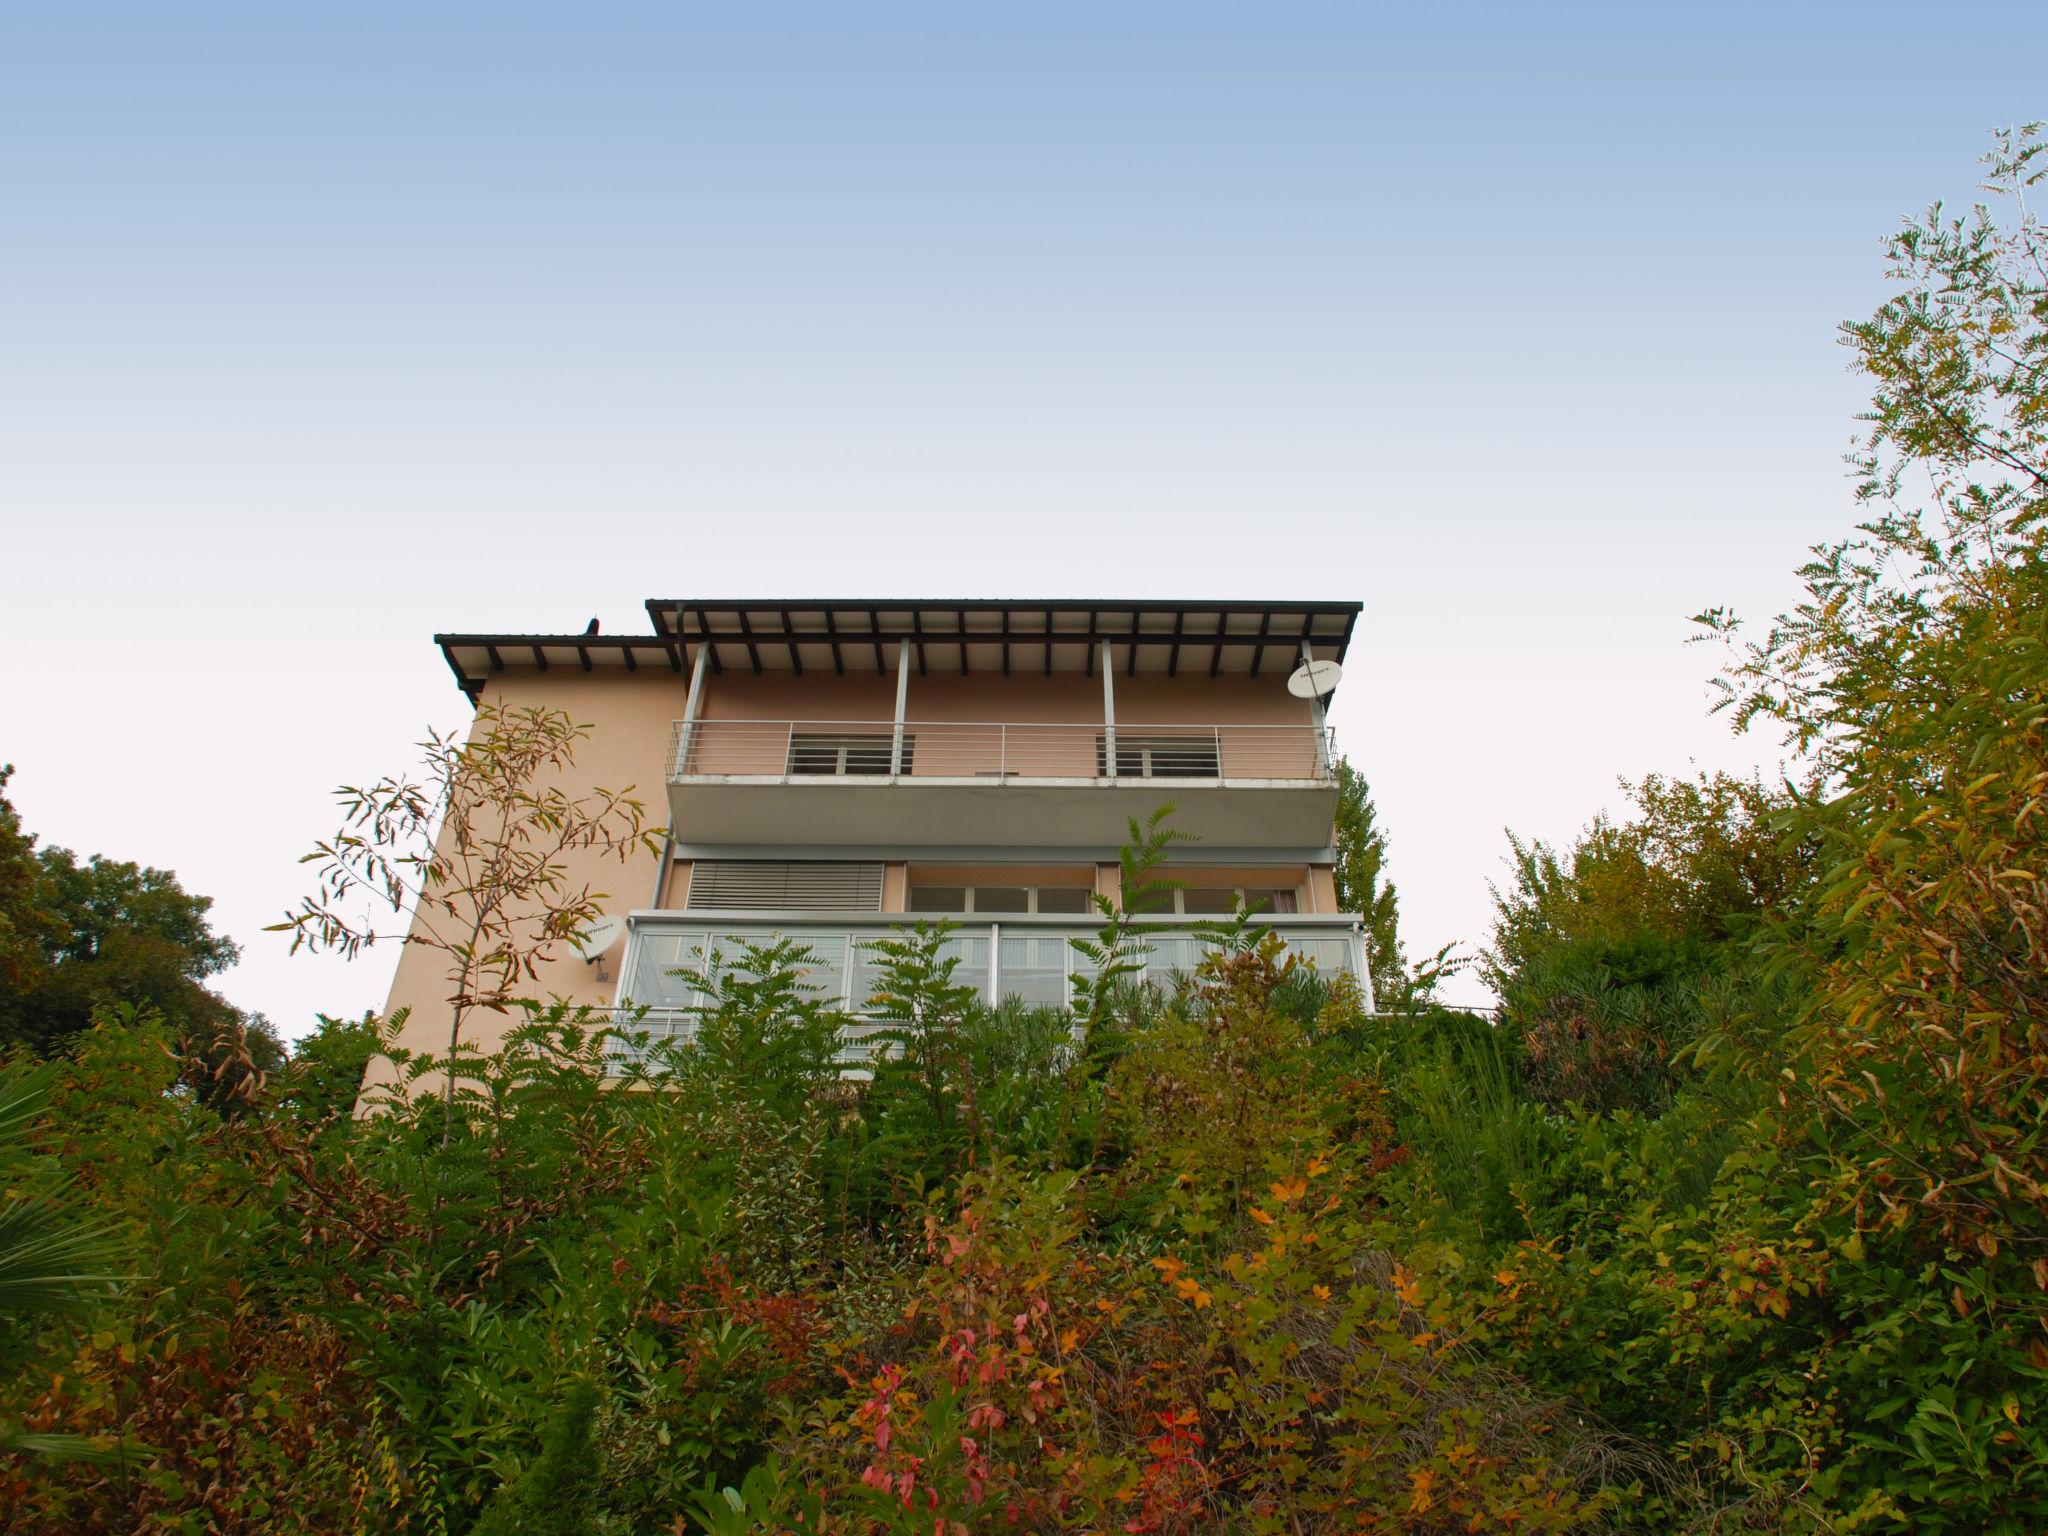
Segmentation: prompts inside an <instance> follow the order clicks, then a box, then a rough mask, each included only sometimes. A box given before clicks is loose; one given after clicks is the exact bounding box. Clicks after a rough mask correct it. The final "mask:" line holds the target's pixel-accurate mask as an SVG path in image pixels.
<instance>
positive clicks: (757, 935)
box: [389, 599, 1366, 1049]
mask: <svg viewBox="0 0 2048 1536" xmlns="http://www.w3.org/2000/svg"><path fill="white" fill-rule="evenodd" d="M1358 611H1359V605H1358V604H1356V603H1309V602H1272V603H1260V602H1229V603H1224V602H1160V601H1144V602H1138V601H1120V602H1118V601H1107V600H1102V601H1079V600H1058V601H1030V602H1024V601H1007V600H1004V601H985V600H977V601H967V602H962V601H943V602H937V601H922V600H919V601H881V600H873V599H861V600H855V601H816V600H809V601H796V600H789V599H775V600H769V601H759V602H755V601H747V602H734V601H713V600H708V599H705V600H699V599H688V600H666V599H663V600H651V601H649V602H648V604H647V612H648V616H649V618H650V620H651V626H650V629H649V632H647V633H645V634H633V635H601V634H598V633H596V632H595V626H593V629H592V632H590V633H586V634H570V635H502V634H498V635H486V634H462V635H440V636H437V637H436V642H437V643H438V644H439V646H440V647H441V651H442V653H443V655H444V656H445V657H446V658H447V661H448V665H449V666H450V668H451V669H452V670H453V671H454V673H455V677H456V681H457V682H458V684H459V685H460V686H461V688H462V689H463V691H464V692H465V693H466V694H468V695H469V696H470V698H472V699H474V700H485V699H489V700H493V701H496V702H499V703H501V704H504V705H507V706H512V707H517V706H526V705H546V706H551V707H554V708H559V709H562V710H565V711H567V712H568V713H569V714H571V715H572V716H573V717H574V718H575V719H576V720H578V721H580V722H587V723H588V724H589V725H590V726H591V735H590V738H589V740H588V741H586V742H584V743H583V744H582V745H581V747H580V749H579V753H578V758H577V763H576V772H577V776H578V778H579V779H581V780H582V781H583V784H584V785H585V786H589V785H598V784H603V785H606V786H608V787H613V788H618V787H621V786H623V785H627V784H631V785H635V786H637V794H638V797H639V798H640V799H642V800H644V801H646V802H647V803H648V806H649V810H650V815H651V816H652V818H653V819H654V821H655V823H656V825H660V824H661V823H662V822H664V821H665V823H666V837H665V839H664V844H663V847H662V850H661V852H660V854H659V856H658V857H656V856H654V855H647V856H643V857H641V858H639V859H638V860H637V861H636V862H633V863H630V864H627V865H625V866H621V865H620V864H619V863H617V862H616V861H615V860H613V861H607V862H604V863H602V864H601V865H600V864H598V863H596V862H595V861H593V867H592V868H591V869H590V870H589V871H588V872H587V873H588V878H590V879H591V880H592V881H593V882H594V883H595V884H596V886H597V888H598V889H600V890H604V891H608V892H610V893H611V894H610V896H609V897H608V898H607V899H606V900H605V901H604V902H603V904H602V905H603V906H604V908H605V910H606V911H607V913H608V914H611V915H614V916H617V917H619V918H622V919H624V930H623V935H622V937H620V938H619V939H618V940H617V942H616V943H615V944H614V945H612V946H611V947H610V948H609V949H608V950H606V951H605V952H603V953H600V954H597V955H595V956H593V957H591V958H585V957H583V956H579V955H577V954H574V953H570V952H568V951H567V950H566V949H565V950H564V951H563V952H562V953H561V954H559V955H557V956H555V957H554V958H553V959H552V960H550V961H548V962H546V963H545V964H544V965H543V967H542V974H541V977H540V982H539V987H538V989H537V990H538V991H540V992H542V993H545V994H548V995H558V996H561V997H564V998H567V999H569V1000H571V1001H574V1002H583V1003H590V1004H593V1005H600V1006H611V1005H614V1004H631V1005H636V1006H645V1007H646V1008H647V1009H648V1012H647V1015H646V1026H647V1027H648V1028H650V1029H652V1030H654V1031H655V1032H657V1033H665V1032H674V1031H686V1030H687V1029H688V1027H689V1019H690V1014H689V1008H690V1005H691V1003H692V1000H693V999H692V996H691V992H690V984H689V983H688V982H686V981H684V980H683V979H682V978H680V977H678V976H677V975H676V974H675V972H676V971H677V970H678V969H682V968H695V967H700V966H702V965H703V964H704V962H705V960H706V959H707V957H709V956H711V955H713V954H730V953H731V951H732V949H733V947H734V946H735V945H736V944H738V943H740V942H742V941H746V940H762V939H766V938H769V937H771V936H774V935H778V934H785V935H790V936H793V937H796V938H799V939H801V940H802V941H803V942H804V943H805V944H806V945H807V946H808V947H809V948H810V949H811V951H812V952H813V954H814V956H815V957H816V964H815V966H814V967H813V969H812V971H811V973H810V979H811V981H812V983H813V984H814V985H817V986H820V987H822V988H823V989H824V990H825V992H826V993H827V995H829V996H832V997H835V998H839V999H841V1000H843V1002H844V1003H845V1005H846V1006H847V1008H848V1009H849V1011H851V1012H855V1013H858V1012H859V1011H860V1010H861V1008H862V1007H863V1006H864V1004H865V1002H866V1000H867V998H868V996H869V994H870V991H871V987H870V984H869V983H870V978H871V975H872V969H871V966H870V964H869V963H868V958H867V954H866V951H865V949H864V945H865V944H866V943H867V942H869V941H872V940H874V939H876V938H881V937H886V936H887V935H888V934H890V932H891V931H892V930H893V929H895V928H896V927H897V926H898V925H901V924H905V923H908V922H911V921H913V920H915V919H918V918H920V917H933V918H937V917H944V918H946V919H947V920H949V921H950V922H951V923H953V924H955V925H956V928H957V931H956V933H955V934H954V936H953V938H952V939H951V941H950V943H951V945H952V948H953V951H954V953H956V954H957V955H958V956H959V959H960V966H959V969H958V971H957V972H956V978H957V979H960V980H964V981H969V982H971V983H972V984H973V985H975V986H977V987H980V988H982V989H984V990H985V991H986V992H987V993H988V995H989V996H990V997H991V998H995V997H1001V996H1006V995H1015V996H1018V997H1021V998H1024V999H1026V1000H1028V1001H1031V1002H1037V1003H1053V1004H1057V1003H1064V1002H1066V1001H1067V1000H1068V998H1069V996H1070V992H1069V986H1070V978H1071V972H1072V968H1073V966H1074V965H1075V963H1076V956H1075V953H1074V951H1073V949H1072V948H1071V946H1070V944H1069V943H1068V940H1069V939H1071V938H1073V937H1075V936H1077V935H1081V934H1086V933H1091V932H1093V931H1094V930H1095V929H1096V928H1097V927H1098V926H1099V921H1100V920H1099V917H1098V916H1097V915H1096V914H1095V908H1094V902H1093V899H1092V898H1093V897H1095V896H1096V895H1103V896H1107V897H1110V898H1112V899H1114V898H1116V897H1117V896H1118V895H1119V894H1120V893H1119V891H1118V889H1117V886H1118V882H1119V864H1118V848H1119V846H1120V845H1121V844H1122V843H1123V842H1124V841H1125V840H1126V837H1127V831H1126V829H1127V825H1128V822H1129V820H1130V818H1132V817H1136V818H1138V819H1139V820H1141V821H1142V820H1143V819H1144V818H1145V817H1147V816H1149V815H1150V814H1151V813H1152V812H1153V811H1154V810H1155V809H1157V808H1158V807H1159V806H1160V805H1162V804H1163V803H1164V802H1166V801H1169V800H1171V801H1173V802H1175V803H1176V807H1177V808H1176V811H1175V814H1174V816H1173V820H1172V825H1173V826H1175V827H1176V828H1178V829H1179V830H1181V831H1183V832H1186V833H1189V834H1192V835H1193V837H1194V838H1195V839H1196V841H1193V842H1191V843H1187V844H1184V845H1181V846H1178V847H1176V848H1175V850H1174V852H1173V855H1172V867H1171V870H1170V873H1171V875H1172V877H1173V879H1174V880H1175V881H1178V882H1180V883H1181V885H1182V888H1181V889H1179V890H1177V891H1176V892H1175V893H1174V895H1173V897H1172V903H1171V904H1172V908H1173V911H1172V913H1171V914H1170V915H1162V916H1161V917H1160V918H1159V919H1156V920H1154V921H1153V922H1152V923H1151V924H1150V926H1152V927H1155V928H1156V929H1157V930H1158V932H1157V934H1156V936H1155V937H1153V938H1152V939H1151V940H1150V941H1149V949H1150V960H1149V966H1150V968H1151V969H1153V970H1154V971H1160V972H1163V971H1169V970H1173V969H1176V968H1187V967H1190V966H1192V964H1193V963H1194V961H1195V959H1196V958H1197V956H1198V953H1199V941H1198V940H1197V939H1196V938H1194V937H1193V936H1192V935H1190V934H1188V933H1186V932H1185V931H1184V930H1185V927H1186V925H1187V924H1188V923H1190V922H1192V921H1195V920H1199V919H1200V918H1203V917H1214V916H1219V915H1223V914H1227V913H1229V912H1231V911H1233V910H1234V909H1235V908H1236V907H1237V906H1238V904H1239V903H1240V902H1242V903H1245V904H1246V905H1248V906H1249V907H1251V908H1252V909H1254V910H1256V911H1258V912H1259V913H1260V914H1261V915H1262V919H1263V920H1265V921H1269V922H1270V923H1271V925H1272V926H1273V928H1274V929H1275V930H1276V931H1277V932H1278V933H1279V935H1280V936H1281V938H1282V939H1283V940H1284V941H1285V942H1286V943H1287V944H1288V945H1289V946H1290V947H1291V948H1292V949H1293V950H1295V951H1297V952H1299V953H1301V954H1302V955H1304V956H1306V957H1308V958H1311V959H1313V960H1314V962H1315V963H1316V964H1317V965H1318V966H1319V967H1320V968H1322V969H1323V970H1325V971H1348V972H1350V973H1351V974H1353V975H1355V976H1357V977H1358V978H1359V980H1360V981H1361V983H1364V982H1365V981H1366V977H1365V974H1364V966H1363V963H1362V962H1363V951H1362V941H1361V938H1360V920H1359V917H1358V915H1357V914H1355V913H1347V912H1342V911H1339V910H1338V907H1337V896H1336V884H1335V881H1334V878H1333V874H1334V863H1335V852H1334V848H1333V824H1334V820H1335V815H1336V807H1337V790H1336V785H1335V780H1334V775H1333V772H1332V756H1331V745H1330V738H1329V734H1328V731H1327V729H1326V727H1325V725H1324V723H1323V702H1324V701H1323V700H1321V699H1318V698H1314V697H1302V696H1300V695H1299V694H1298V693H1297V692H1295V691H1291V690H1290V688H1289V676H1290V674H1291V673H1293V672H1294V671H1295V669H1296V668H1297V667H1299V666H1301V664H1302V663H1303V661H1304V660H1305V659H1308V658H1313V659H1315V660H1318V661H1341V660H1342V659H1343V657H1344V655H1345V652H1346V649H1347V648H1348V646H1349V644H1350V640H1351V633H1352V628H1353V625H1354V623H1355V622H1356V619H1357V616H1358ZM568 787H569V788H571V789H572V790H573V789H575V788H576V787H577V786H575V785H571V786H568ZM572 873H573V874H574V875H575V877H576V878H578V879H579V880H580V879H581V878H583V877H584V875H585V872H584V871H581V870H575V871H572ZM1176 925H1178V926H1179V928H1180V929H1181V930H1183V931H1175V928H1176ZM444 958H445V957H442V956H440V955H437V954H435V953H433V952H431V951H428V950H425V949H421V948H417V947H408V948H407V950H406V951H405V953H404V956H403V957H402V959H401V962H400V965H399V968H398V974H397V977H396V979H395V982H394V984H393V987H392V992H391V998H390V1004H389V1006H390V1008H391V1009H396V1008H399V1007H409V1008H410V1009H411V1010H412V1012H411V1015H410V1019H409V1021H408V1024H407V1027H406V1031H405V1037H404V1043H406V1044H408V1045H413V1046H416V1047H417V1048H420V1049H438V1048H443V1047H445V1043H446V1034H447V1026H448V1005H447V1004H446V1003H445V1002H444V1001H442V998H443V995H444V994H445V992H446V991H447V980H446V977H445V974H444V973H443V968H442V964H441V962H442V961H443V960H444ZM503 1027H504V1021H503V1020H502V1019H500V1018H498V1017H497V1016H492V1015H483V1016H481V1017H480V1018H479V1020H478V1023H477V1025H476V1027H475V1028H474V1029H472V1030H471V1031H470V1038H471V1039H472V1040H474V1042H475V1043H477V1044H480V1045H483V1046H485V1047H488V1046H489V1045H490V1044H491V1043H492V1042H491V1039H490V1038H489V1034H490V1032H491V1031H494V1030H502V1028H503Z"/></svg>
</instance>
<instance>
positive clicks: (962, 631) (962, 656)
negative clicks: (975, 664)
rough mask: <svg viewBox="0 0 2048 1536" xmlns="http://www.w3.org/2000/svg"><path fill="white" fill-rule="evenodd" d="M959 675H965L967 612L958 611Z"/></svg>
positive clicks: (963, 609) (964, 610) (963, 610)
mask: <svg viewBox="0 0 2048 1536" xmlns="http://www.w3.org/2000/svg"><path fill="white" fill-rule="evenodd" d="M960 636H961V638H960V675H961V676H962V677H965V676H966V675H967V610H966V609H965V608H962V609H961V610H960Z"/></svg>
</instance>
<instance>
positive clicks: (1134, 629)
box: [1124, 608, 1142, 677]
mask: <svg viewBox="0 0 2048 1536" xmlns="http://www.w3.org/2000/svg"><path fill="white" fill-rule="evenodd" d="M1141 612H1142V610H1140V609H1137V608H1133V609H1132V610H1131V654H1130V657H1129V659H1128V660H1126V661H1125V662H1124V676H1125V677H1136V676H1137V675H1138V619H1139V616H1140V614H1141Z"/></svg>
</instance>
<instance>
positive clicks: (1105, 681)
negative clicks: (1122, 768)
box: [1102, 640, 1116, 779]
mask: <svg viewBox="0 0 2048 1536" xmlns="http://www.w3.org/2000/svg"><path fill="white" fill-rule="evenodd" d="M1102 771H1103V773H1104V774H1106V775H1107V776H1108V777H1110V778H1112V779H1113V778H1115V777H1116V655H1115V653H1114V652H1112V651H1111V650H1110V648H1109V642H1108V641H1107V640H1105V641H1103V642H1102Z"/></svg>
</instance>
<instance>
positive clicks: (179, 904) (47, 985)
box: [0, 765, 283, 1073]
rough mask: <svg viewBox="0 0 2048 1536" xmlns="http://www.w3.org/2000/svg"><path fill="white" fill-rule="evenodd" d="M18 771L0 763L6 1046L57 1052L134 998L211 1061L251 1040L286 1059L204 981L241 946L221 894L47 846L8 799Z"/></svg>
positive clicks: (267, 1054)
mask: <svg viewBox="0 0 2048 1536" xmlns="http://www.w3.org/2000/svg"><path fill="white" fill-rule="evenodd" d="M13 772H14V770H13V768H12V766H11V765H9V766H0V1046H5V1045H10V1044H18V1045H23V1046H26V1047H28V1048H29V1049H30V1050H33V1051H36V1052H37V1053H39V1054H43V1055H48V1054H51V1053H52V1052H55V1051H59V1050H62V1049H64V1048H65V1046H66V1045H67V1043H68V1042H70V1041H71V1040H72V1039H73V1038H75V1037H76V1036H77V1035H78V1034H79V1033H80V1032H82V1031H83V1030H85V1029H86V1028H87V1027H89V1026H90V1025H91V1023H92V1022H93V1020H94V1018H95V1016H96V1015H99V1014H102V1013H104V1012H105V1011H106V1010H108V1009H110V1008H114V1007H117V1006H122V1005H126V1006H128V1007H131V1008H135V1009H141V1010H146V1011H148V1012H150V1013H153V1014H154V1015H156V1016H158V1017H160V1018H161V1019H163V1020H164V1021H165V1022H166V1023H167V1024H168V1025H169V1027H170V1030H171V1034H172V1036H173V1038H174V1039H176V1040H177V1041H178V1042H179V1045H180V1047H181V1048H182V1049H184V1050H186V1051H187V1052H189V1053H191V1054H192V1055H194V1056H195V1057H196V1058H198V1059H199V1060H200V1061H202V1062H203V1063H204V1070H205V1071H206V1072H207V1073H211V1072H212V1071H213V1069H214V1068H216V1067H219V1066H220V1065H221V1064H222V1063H223V1061H224V1060H225V1059H226V1057H227V1056H229V1055H232V1054H234V1052H235V1051H236V1050H237V1049H239V1048H241V1047H242V1046H243V1045H245V1044H249V1045H253V1048H254V1050H255V1052H256V1053H257V1054H258V1055H259V1056H260V1057H261V1058H262V1062H263V1063H264V1064H272V1065H274V1064H275V1063H276V1062H277V1061H278V1060H281V1059H282V1056H283V1051H282V1048H281V1047H280V1046H279V1045H278V1042H277V1037H276V1035H275V1033H274V1032H273V1031H272V1030H271V1029H270V1027H269V1025H268V1024H267V1023H265V1022H263V1021H262V1020H261V1019H260V1017H259V1018H258V1019H255V1020H245V1019H244V1018H243V1017H242V1015H241V1014H240V1013H239V1012H238V1011H237V1010H236V1009H235V1008H233V1007H232V1006H230V1005H229V1004H228V1003H227V1002H225V1001H224V1000H222V999H221V998H220V997H218V996H217V995H216V994H214V993H213V992H211V991H209V990H208V989H207V988H206V986H205V985H204V984H203V983H204V982H205V980H206V978H207V977H209V976H213V975H215V974H217V973H218V972H220V971H222V970H224V969H226V968H227V967H228V966H229V965H232V964H233V963H234V960H235V957H236V954H237V951H236V948H235V946H234V945H233V944H232V943H231V942H229V941H228V940H227V939H225V938H223V937H221V936H220V935H219V934H216V933H215V932H214V931H213V930H212V928H211V927H210V926H209V925H208V923H207V918H206V914H207V912H208V911H209V910H210V909H211V907H212V906H213V902H212V900H211V898H209V897H205V896H194V895H191V894H190V893H189V892H187V891H186V890H185V889H184V887H183V886H181V885H180V884H179V883H178V879H177V877H176V876H175V875H173V874H171V873H170V872H169V871H167V870H161V869H146V868H144V867H142V866H141V865H137V864H130V863H126V862H123V861H120V860H116V859H106V858H102V857H100V856H99V855H97V854H95V855H94V856H92V857H91V858H89V859H85V860H83V861H81V860H80V859H79V858H78V857H77V855H75V854H73V853H72V852H71V851H70V850H68V849H64V848H44V849H40V850H38V849H37V848H36V846H35V842H36V840H35V838H34V837H33V836H31V835H30V834H28V833H27V832H25V831H24V830H23V828H22V825H21V817H20V815H19V813H18V812H17V811H16V810H15V808H14V806H13V805H12V804H11V803H10V802H9V801H8V799H7V795H6V788H7V781H8V779H9V777H10V776H11V775H12V774H13ZM245 1036H246V1039H245ZM223 1038H225V1039H226V1040H228V1041H229V1042H231V1044H230V1045H229V1047H227V1048H226V1049H225V1050H223V1048H222V1046H221V1042H222V1040H223Z"/></svg>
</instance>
